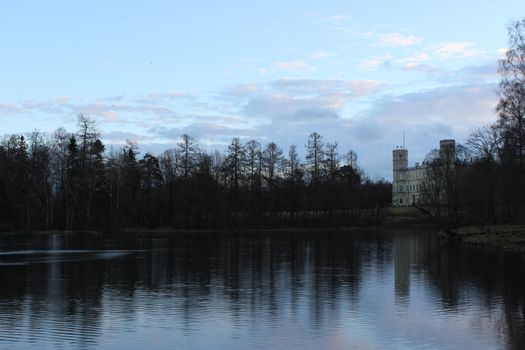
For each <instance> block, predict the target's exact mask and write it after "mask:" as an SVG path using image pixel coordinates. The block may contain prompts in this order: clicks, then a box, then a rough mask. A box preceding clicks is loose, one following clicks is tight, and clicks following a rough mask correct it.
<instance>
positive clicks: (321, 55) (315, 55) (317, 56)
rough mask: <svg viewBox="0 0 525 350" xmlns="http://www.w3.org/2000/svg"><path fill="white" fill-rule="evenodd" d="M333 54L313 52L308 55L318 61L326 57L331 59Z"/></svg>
mask: <svg viewBox="0 0 525 350" xmlns="http://www.w3.org/2000/svg"><path fill="white" fill-rule="evenodd" d="M333 56H335V54H333V53H331V52H327V51H314V52H312V53H311V54H310V57H311V58H312V59H314V60H319V59H323V58H327V57H333Z"/></svg>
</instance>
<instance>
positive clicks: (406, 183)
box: [392, 140, 456, 207]
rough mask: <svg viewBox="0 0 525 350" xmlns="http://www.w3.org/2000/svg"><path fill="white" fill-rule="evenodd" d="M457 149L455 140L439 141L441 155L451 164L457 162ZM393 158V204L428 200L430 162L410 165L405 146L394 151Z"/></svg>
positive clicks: (399, 205) (397, 205)
mask: <svg viewBox="0 0 525 350" xmlns="http://www.w3.org/2000/svg"><path fill="white" fill-rule="evenodd" d="M455 150H456V142H455V141H454V140H441V141H439V154H440V157H445V158H446V161H447V162H449V163H450V164H451V165H452V164H453V163H454V162H455V158H456V156H455ZM392 160H393V181H392V206H394V207H405V206H409V205H413V204H419V203H424V202H426V198H425V194H426V192H425V190H426V186H427V179H428V177H429V170H430V169H429V167H428V164H426V163H425V162H423V163H422V164H419V163H415V166H413V167H408V150H407V149H405V148H404V147H401V148H396V149H394V150H393V151H392Z"/></svg>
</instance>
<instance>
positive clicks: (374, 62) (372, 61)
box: [358, 54, 392, 70]
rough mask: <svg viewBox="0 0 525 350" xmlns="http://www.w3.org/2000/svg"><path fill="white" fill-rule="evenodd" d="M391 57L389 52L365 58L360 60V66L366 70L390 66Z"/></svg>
mask: <svg viewBox="0 0 525 350" xmlns="http://www.w3.org/2000/svg"><path fill="white" fill-rule="evenodd" d="M390 59H392V56H391V55H389V54H386V55H383V56H374V57H370V58H364V59H362V60H360V61H359V64H358V67H359V68H360V69H364V70H376V69H378V68H380V67H382V66H388V63H389V61H390Z"/></svg>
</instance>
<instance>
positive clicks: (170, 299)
mask: <svg viewBox="0 0 525 350" xmlns="http://www.w3.org/2000/svg"><path fill="white" fill-rule="evenodd" d="M28 348H33V349H175V348H178V349H350V348H352V349H501V348H516V349H518V348H525V259H524V258H523V257H522V256H520V255H516V254H511V253H505V252H501V251H496V250H491V249H488V248H480V247H472V246H461V245H454V244H449V243H448V242H444V241H440V240H439V239H438V238H437V237H436V235H435V233H434V232H433V231H426V230H424V229H423V230H397V231H396V230H377V231H374V230H367V231H362V232H310V233H304V232H303V233H301V232H273V233H260V232H259V233H240V234H238V235H232V234H224V233H196V234H186V235H183V234H177V235H173V236H164V237H162V236H160V237H150V236H147V235H133V236H131V237H130V236H128V237H124V236H122V235H120V236H119V235H105V236H104V237H103V238H102V237H100V236H95V235H87V234H86V235H85V236H83V235H69V236H68V235H60V234H54V235H38V236H3V237H0V349H28Z"/></svg>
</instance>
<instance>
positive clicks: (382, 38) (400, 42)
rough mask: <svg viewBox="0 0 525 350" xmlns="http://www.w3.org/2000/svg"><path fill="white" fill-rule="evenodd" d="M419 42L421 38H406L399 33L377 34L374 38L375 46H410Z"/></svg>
mask: <svg viewBox="0 0 525 350" xmlns="http://www.w3.org/2000/svg"><path fill="white" fill-rule="evenodd" d="M420 42H421V38H418V37H416V36H412V35H410V36H407V35H402V34H399V33H386V34H378V35H377V36H376V43H375V45H376V46H388V47H395V46H411V45H415V44H418V43H420Z"/></svg>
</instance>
